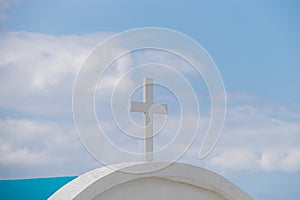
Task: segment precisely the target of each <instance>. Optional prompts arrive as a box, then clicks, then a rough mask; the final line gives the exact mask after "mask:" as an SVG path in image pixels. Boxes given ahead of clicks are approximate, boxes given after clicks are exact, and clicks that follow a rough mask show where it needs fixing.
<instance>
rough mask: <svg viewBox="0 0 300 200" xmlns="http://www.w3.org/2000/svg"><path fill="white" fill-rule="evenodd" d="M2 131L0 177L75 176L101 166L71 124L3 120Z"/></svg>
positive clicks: (0, 124) (0, 125) (1, 121)
mask: <svg viewBox="0 0 300 200" xmlns="http://www.w3.org/2000/svg"><path fill="white" fill-rule="evenodd" d="M0 129H1V141H0V169H1V170H0V178H11V177H14V178H16V177H18V178H24V177H32V176H45V175H47V174H48V175H74V174H77V173H78V172H80V171H81V172H84V171H86V169H88V168H93V167H95V166H97V165H99V164H97V162H96V161H95V160H93V159H92V158H91V157H90V156H89V155H88V154H87V152H86V151H85V150H84V149H83V147H82V145H81V143H80V141H79V138H78V136H77V135H76V133H75V131H74V129H73V124H72V123H57V122H51V121H45V120H29V119H1V120H0ZM76 163H77V164H76ZM82 163H85V164H84V165H82ZM7 168H14V169H15V171H14V172H13V173H12V174H11V173H8V171H9V170H8V169H7ZM23 171H25V173H24V172H23ZM19 172H23V174H18V173H19Z"/></svg>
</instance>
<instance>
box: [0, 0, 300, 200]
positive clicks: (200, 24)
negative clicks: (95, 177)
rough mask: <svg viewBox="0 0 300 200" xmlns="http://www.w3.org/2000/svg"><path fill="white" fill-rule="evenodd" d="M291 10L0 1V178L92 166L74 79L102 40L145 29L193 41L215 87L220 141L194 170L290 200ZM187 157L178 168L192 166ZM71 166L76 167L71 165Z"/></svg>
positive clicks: (296, 48)
mask: <svg viewBox="0 0 300 200" xmlns="http://www.w3.org/2000/svg"><path fill="white" fill-rule="evenodd" d="M299 10H300V3H299V1H296V0H295V1H271V0H269V1H267V0H265V1H259V0H255V1H192V0H188V1H183V0H172V1H171V0H165V1H158V0H155V1H150V0H143V1H138V0H124V1H116V0H110V1H96V0H94V1H93V0H87V1H71V0H61V1H50V0H45V1H38V0H16V1H14V0H13V1H8V0H0V44H1V45H0V57H1V60H2V61H0V70H1V72H0V83H1V87H0V91H1V100H0V117H1V121H0V136H1V137H2V142H0V145H1V149H0V153H1V155H2V156H0V160H1V161H0V178H3V179H6V178H26V177H39V176H58V175H78V174H81V173H83V172H86V171H88V170H90V169H93V168H95V167H97V166H98V165H99V164H98V163H96V162H95V161H94V160H93V159H92V158H91V157H90V156H89V155H88V154H87V153H86V152H85V151H84V149H83V148H82V147H81V144H80V142H79V140H78V138H77V134H76V132H75V131H74V125H73V123H72V110H71V101H72V100H71V98H72V85H73V81H74V79H75V75H76V73H77V71H78V70H79V67H80V64H81V63H82V62H83V61H84V59H85V58H86V57H87V55H88V53H89V52H90V51H91V50H92V49H93V48H94V47H95V46H96V45H97V44H98V43H99V42H101V41H103V40H104V39H105V38H107V37H108V36H110V35H112V34H113V33H117V32H120V31H124V30H127V29H132V28H138V27H148V26H155V27H163V28H170V29H174V30H177V31H180V32H182V33H184V34H186V35H188V36H190V37H192V38H193V39H195V40H196V41H197V42H198V43H200V44H201V45H202V46H203V47H204V48H205V49H206V50H207V51H208V53H209V54H210V56H211V57H212V58H213V60H214V61H215V63H216V65H217V66H218V68H219V70H220V73H221V75H222V77H223V81H224V84H225V87H226V92H227V96H228V114H227V121H226V123H225V127H224V133H223V135H222V137H221V139H220V141H219V143H218V145H217V147H216V149H215V151H214V152H212V154H211V155H210V157H208V158H207V159H206V160H204V161H201V162H200V164H199V165H201V166H204V167H206V168H209V169H211V170H213V171H216V172H218V173H221V174H222V175H224V176H225V177H228V178H229V179H231V180H234V181H236V183H239V185H241V187H243V188H244V189H245V190H247V189H248V190H249V193H250V194H253V195H254V196H255V197H257V199H282V197H283V195H286V196H288V197H289V199H299V197H300V194H299V191H300V188H299V186H298V187H297V186H295V185H297V183H298V185H300V184H299V183H300V174H299V173H300V146H299V144H300V114H299V113H300V92H299V85H300V57H299V52H300V38H299V35H300V27H299V24H300V14H299ZM53 49H55V51H53ZM195 89H196V86H195ZM21 132H22V134H21ZM53 133H55V134H54V135H53ZM66 144H68V145H66ZM66 146H67V147H66ZM192 148H193V147H192ZM194 149H197V147H194ZM59 151H63V152H64V153H58V152H59ZM237 151H238V152H239V153H238V154H235V153H233V152H237ZM74 152H75V153H74ZM193 153H195V151H193V150H191V152H188V153H187V155H186V157H185V160H183V161H187V162H191V163H193V164H197V162H198V161H197V160H196V159H194V158H193ZM190 154H191V155H190ZM1 157H2V159H1ZM24 157H27V158H28V159H26V160H24ZM78 157H80V158H81V159H82V160H84V161H85V162H81V163H80V164H78V165H76V166H74V163H77V159H78ZM195 157H196V155H195ZM224 157H226V158H231V159H232V160H230V159H229V160H230V162H229V163H228V162H226V161H225V160H224ZM242 158H245V159H242ZM36 160H39V162H36ZM53 162H55V163H59V164H53ZM84 163H89V164H84ZM45 166H48V167H45ZM50 168H51V170H50ZM256 177H257V179H256ZM255 181H257V182H262V183H265V184H263V185H260V187H258V186H256V184H253V182H255ZM280 181H281V182H282V181H283V183H281V184H280V185H276V184H274V182H280ZM270 187H271V189H270ZM272 191H277V192H275V194H274V195H275V196H272V195H271V194H270V193H271V192H272Z"/></svg>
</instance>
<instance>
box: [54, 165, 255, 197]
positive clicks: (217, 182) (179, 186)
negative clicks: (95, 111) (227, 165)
mask: <svg viewBox="0 0 300 200" xmlns="http://www.w3.org/2000/svg"><path fill="white" fill-rule="evenodd" d="M159 165H162V166H164V165H165V163H156V162H150V163H121V164H118V165H115V166H114V168H118V169H121V170H126V171H132V172H143V173H128V172H123V171H120V170H115V169H112V168H109V167H102V168H98V169H95V170H93V171H90V172H88V173H86V174H83V175H81V176H79V177H78V178H76V179H74V180H73V181H71V182H69V183H68V184H66V185H65V186H63V187H62V188H60V189H59V190H58V191H57V192H56V193H54V194H53V195H52V196H51V197H50V198H49V199H50V200H57V199H80V200H81V199H84V200H85V199H86V200H88V199H96V200H100V199H101V200H103V199H104V200H121V199H122V200H127V199H128V200H129V199H130V200H150V199H151V200H153V199H155V200H162V199H172V200H180V199H191V200H193V199H205V200H223V199H224V200H225V199H229V200H241V199H242V200H252V198H251V197H250V196H249V195H248V194H247V193H245V192H244V191H242V190H241V189H240V188H238V187H237V186H236V185H234V184H233V183H231V182H230V181H228V180H226V179H225V178H223V177H221V176H219V175H217V174H215V173H213V172H211V171H208V170H206V169H203V168H199V167H196V166H192V165H188V164H183V163H172V164H171V165H169V166H168V167H166V168H163V169H161V170H158V171H153V172H148V173H145V171H151V169H157V167H158V166H159Z"/></svg>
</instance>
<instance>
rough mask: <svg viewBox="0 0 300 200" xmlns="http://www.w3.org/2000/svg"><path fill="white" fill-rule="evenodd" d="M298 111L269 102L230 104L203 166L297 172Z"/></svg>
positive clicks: (299, 125) (299, 167)
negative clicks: (214, 143) (216, 141)
mask: <svg viewBox="0 0 300 200" xmlns="http://www.w3.org/2000/svg"><path fill="white" fill-rule="evenodd" d="M251 99H252V100H253V99H254V98H251ZM235 101H236V102H237V101H239V100H238V99H235ZM283 108H284V109H283ZM297 112H298V110H297V109H295V110H291V109H289V108H288V107H287V106H286V107H284V106H280V105H276V104H272V103H268V102H264V103H262V102H260V103H259V104H258V103H257V102H256V103H253V104H250V103H249V102H247V100H245V99H243V100H242V101H240V102H239V103H237V104H235V105H231V106H230V107H229V108H228V115H227V122H226V125H225V128H224V131H223V135H222V137H221V140H220V142H219V144H218V145H217V147H216V149H215V150H214V152H213V153H212V154H211V155H210V156H209V157H208V158H207V161H206V165H207V166H208V167H212V168H215V169H216V170H221V171H234V170H235V171H236V170H238V171H239V170H250V169H251V170H263V171H276V170H277V171H298V170H300V157H299V151H300V145H299V144H300V123H299V121H300V118H299V117H298V116H297V115H295V113H297Z"/></svg>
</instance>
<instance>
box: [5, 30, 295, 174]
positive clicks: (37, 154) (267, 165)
mask: <svg viewBox="0 0 300 200" xmlns="http://www.w3.org/2000/svg"><path fill="white" fill-rule="evenodd" d="M109 35H110V33H95V34H89V35H82V36H78V35H66V36H51V35H43V34H37V33H28V32H6V33H1V34H0V43H1V46H0V57H1V60H0V94H1V98H0V109H1V110H3V112H2V114H1V119H0V137H1V140H0V177H2V178H12V177H18V178H20V177H32V176H51V175H68V174H80V173H82V172H84V171H87V170H89V169H91V168H93V167H96V166H98V165H99V164H98V163H97V162H95V161H94V160H93V159H92V158H91V157H90V156H89V155H88V154H87V152H86V151H85V150H84V148H83V147H82V145H81V144H80V142H79V138H78V136H77V134H76V132H75V131H74V125H73V122H72V108H71V100H72V89H73V83H74V80H75V77H76V73H77V72H78V70H79V69H80V66H81V65H82V63H83V62H84V60H85V59H86V57H87V56H88V54H89V53H90V51H91V50H92V49H93V48H94V46H95V45H96V44H98V43H99V42H101V41H102V40H104V39H105V38H107V37H108V36H109ZM156 56H159V62H165V63H166V64H169V65H170V66H172V65H175V66H182V64H183V63H180V61H178V62H175V61H176V59H174V58H173V57H169V56H167V55H166V54H165V53H161V52H160V53H159V54H155V53H154V52H146V53H145V54H143V55H142V54H141V55H140V56H137V55H135V56H132V57H130V56H129V57H126V58H123V59H121V60H119V61H118V63H116V64H115V66H114V67H115V68H114V71H110V72H109V73H108V74H107V76H106V79H107V80H106V81H107V82H109V84H107V85H108V86H109V87H108V89H106V90H107V91H109V88H110V89H111V88H113V86H114V85H115V84H116V83H117V82H118V80H119V78H120V77H121V75H122V73H123V72H124V69H125V68H122V67H121V66H123V67H124V66H128V65H131V64H132V63H134V64H141V63H146V62H150V61H153V60H154V57H156ZM143 58H144V59H145V60H143ZM176 63H177V64H176ZM178 70H179V69H178ZM185 73H193V72H191V71H189V70H185ZM166 77H167V76H166ZM132 81H133V80H132ZM135 81H136V80H135ZM139 81H141V80H139ZM197 87H198V85H197ZM201 89H202V88H200V89H199V88H195V90H196V91H201ZM229 92H230V91H229ZM104 95H105V94H104ZM96 97H97V96H96ZM96 100H97V99H96ZM104 100H105V99H104ZM201 100H203V98H202V99H201ZM162 103H165V102H162ZM228 103H229V106H228V115H227V121H226V124H225V127H224V131H223V135H222V137H221V140H220V141H219V143H218V144H217V146H216V148H215V150H214V151H213V152H212V153H211V154H210V155H209V156H208V157H207V158H206V159H205V160H203V161H199V160H198V159H197V155H198V153H199V148H200V145H201V142H202V140H203V135H200V136H198V137H197V138H196V141H195V143H194V144H193V145H192V146H191V149H190V150H189V151H188V152H186V154H185V155H184V156H183V157H182V158H181V160H182V161H186V162H191V163H193V164H197V163H202V164H203V165H204V166H206V167H207V168H210V169H215V170H221V171H229V172H231V171H240V170H261V171H272V170H273V171H274V170H279V171H298V170H300V146H299V144H300V123H299V122H300V116H299V113H300V108H299V107H295V106H294V107H291V105H281V104H278V103H276V102H270V101H265V100H262V99H260V98H259V97H257V96H254V95H251V94H240V93H229V94H228ZM101 105H102V104H99V106H101ZM208 105H209V104H208ZM109 106H110V104H109ZM206 106H207V104H206ZM101 109H104V110H105V109H106V108H102V107H101ZM4 111H5V113H4ZM208 113H209V112H204V115H202V117H203V118H202V119H201V121H200V123H201V124H200V126H201V127H200V129H201V130H204V129H205V128H207V125H208V123H209V114H208ZM202 114H203V112H202ZM100 118H101V117H100ZM102 118H103V123H104V126H107V127H109V128H108V129H110V130H116V131H117V129H115V127H114V126H115V124H112V122H111V121H110V119H109V118H106V117H103V116H102ZM167 120H169V122H168V123H169V124H167V126H169V127H171V128H174V127H176V125H178V124H179V123H180V122H179V121H180V119H179V118H178V116H176V115H171V116H168V117H167ZM111 127H114V128H111ZM169 132H170V134H166V135H165V136H163V135H158V137H157V140H156V142H157V144H156V147H161V146H163V145H166V144H167V143H168V141H167V140H168V139H172V135H171V133H174V132H176V130H173V129H170V131H169ZM169 132H168V133H169ZM110 137H111V139H116V138H117V140H119V139H120V138H121V137H118V136H116V137H115V138H114V134H112V135H111V136H110ZM117 143H120V144H121V145H125V146H126V147H127V148H128V149H129V150H132V149H135V148H136V147H137V145H140V144H136V143H134V145H133V144H132V143H128V141H124V142H122V141H117ZM177 145H178V148H177V149H182V148H181V147H182V145H185V144H182V143H180V142H179V143H178V144H177ZM177 149H176V148H174V152H175V153H176V150H177ZM174 152H170V155H172V154H173V153H174ZM166 157H167V156H166ZM116 159H118V158H117V157H116Z"/></svg>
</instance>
